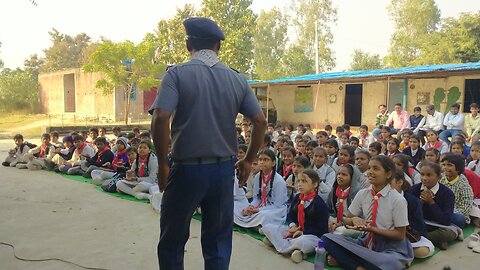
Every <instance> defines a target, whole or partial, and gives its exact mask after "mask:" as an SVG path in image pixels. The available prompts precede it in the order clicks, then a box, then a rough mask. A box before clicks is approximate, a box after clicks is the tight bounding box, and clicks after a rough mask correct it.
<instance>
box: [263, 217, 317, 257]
mask: <svg viewBox="0 0 480 270" xmlns="http://www.w3.org/2000/svg"><path fill="white" fill-rule="evenodd" d="M262 231H263V233H264V234H265V237H267V238H268V240H270V242H271V243H272V244H273V246H274V247H275V249H276V250H277V251H278V252H280V253H291V252H292V251H294V250H300V251H301V252H303V253H304V254H308V253H313V252H314V251H315V247H316V246H317V244H318V241H319V240H320V238H318V237H317V236H316V235H313V234H304V235H301V236H299V237H297V238H288V239H285V238H284V235H286V233H287V232H288V226H287V225H276V224H267V225H265V226H264V227H262Z"/></svg>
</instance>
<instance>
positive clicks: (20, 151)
mask: <svg viewBox="0 0 480 270" xmlns="http://www.w3.org/2000/svg"><path fill="white" fill-rule="evenodd" d="M13 141H14V142H15V148H13V149H10V150H9V151H8V157H7V158H6V159H5V161H4V162H3V163H2V165H3V166H5V167H16V166H17V164H22V163H23V164H26V163H27V161H28V159H27V153H28V150H30V148H29V147H28V145H27V144H26V143H24V141H23V136H22V134H17V135H15V136H14V137H13Z"/></svg>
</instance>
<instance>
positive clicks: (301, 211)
mask: <svg viewBox="0 0 480 270" xmlns="http://www.w3.org/2000/svg"><path fill="white" fill-rule="evenodd" d="M315 196H317V192H316V191H315V190H314V191H312V192H310V194H308V195H304V194H303V193H300V202H299V203H298V216H297V217H298V226H299V227H300V230H302V231H303V230H304V229H305V201H310V200H312V199H313V198H315Z"/></svg>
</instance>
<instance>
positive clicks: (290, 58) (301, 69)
mask: <svg viewBox="0 0 480 270" xmlns="http://www.w3.org/2000/svg"><path fill="white" fill-rule="evenodd" d="M314 68H315V60H314V59H312V58H309V57H308V56H307V55H306V54H305V51H304V49H303V48H302V47H300V46H297V45H292V46H290V47H289V48H288V49H287V51H286V52H285V55H284V56H283V58H282V70H283V73H284V74H285V76H287V77H292V76H299V75H305V74H312V73H314V72H315V70H314Z"/></svg>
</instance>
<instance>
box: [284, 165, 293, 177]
mask: <svg viewBox="0 0 480 270" xmlns="http://www.w3.org/2000/svg"><path fill="white" fill-rule="evenodd" d="M292 168H293V163H292V164H290V165H289V166H288V167H286V166H285V164H283V168H282V169H283V178H285V177H287V176H288V174H289V173H290V172H291V171H292Z"/></svg>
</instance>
